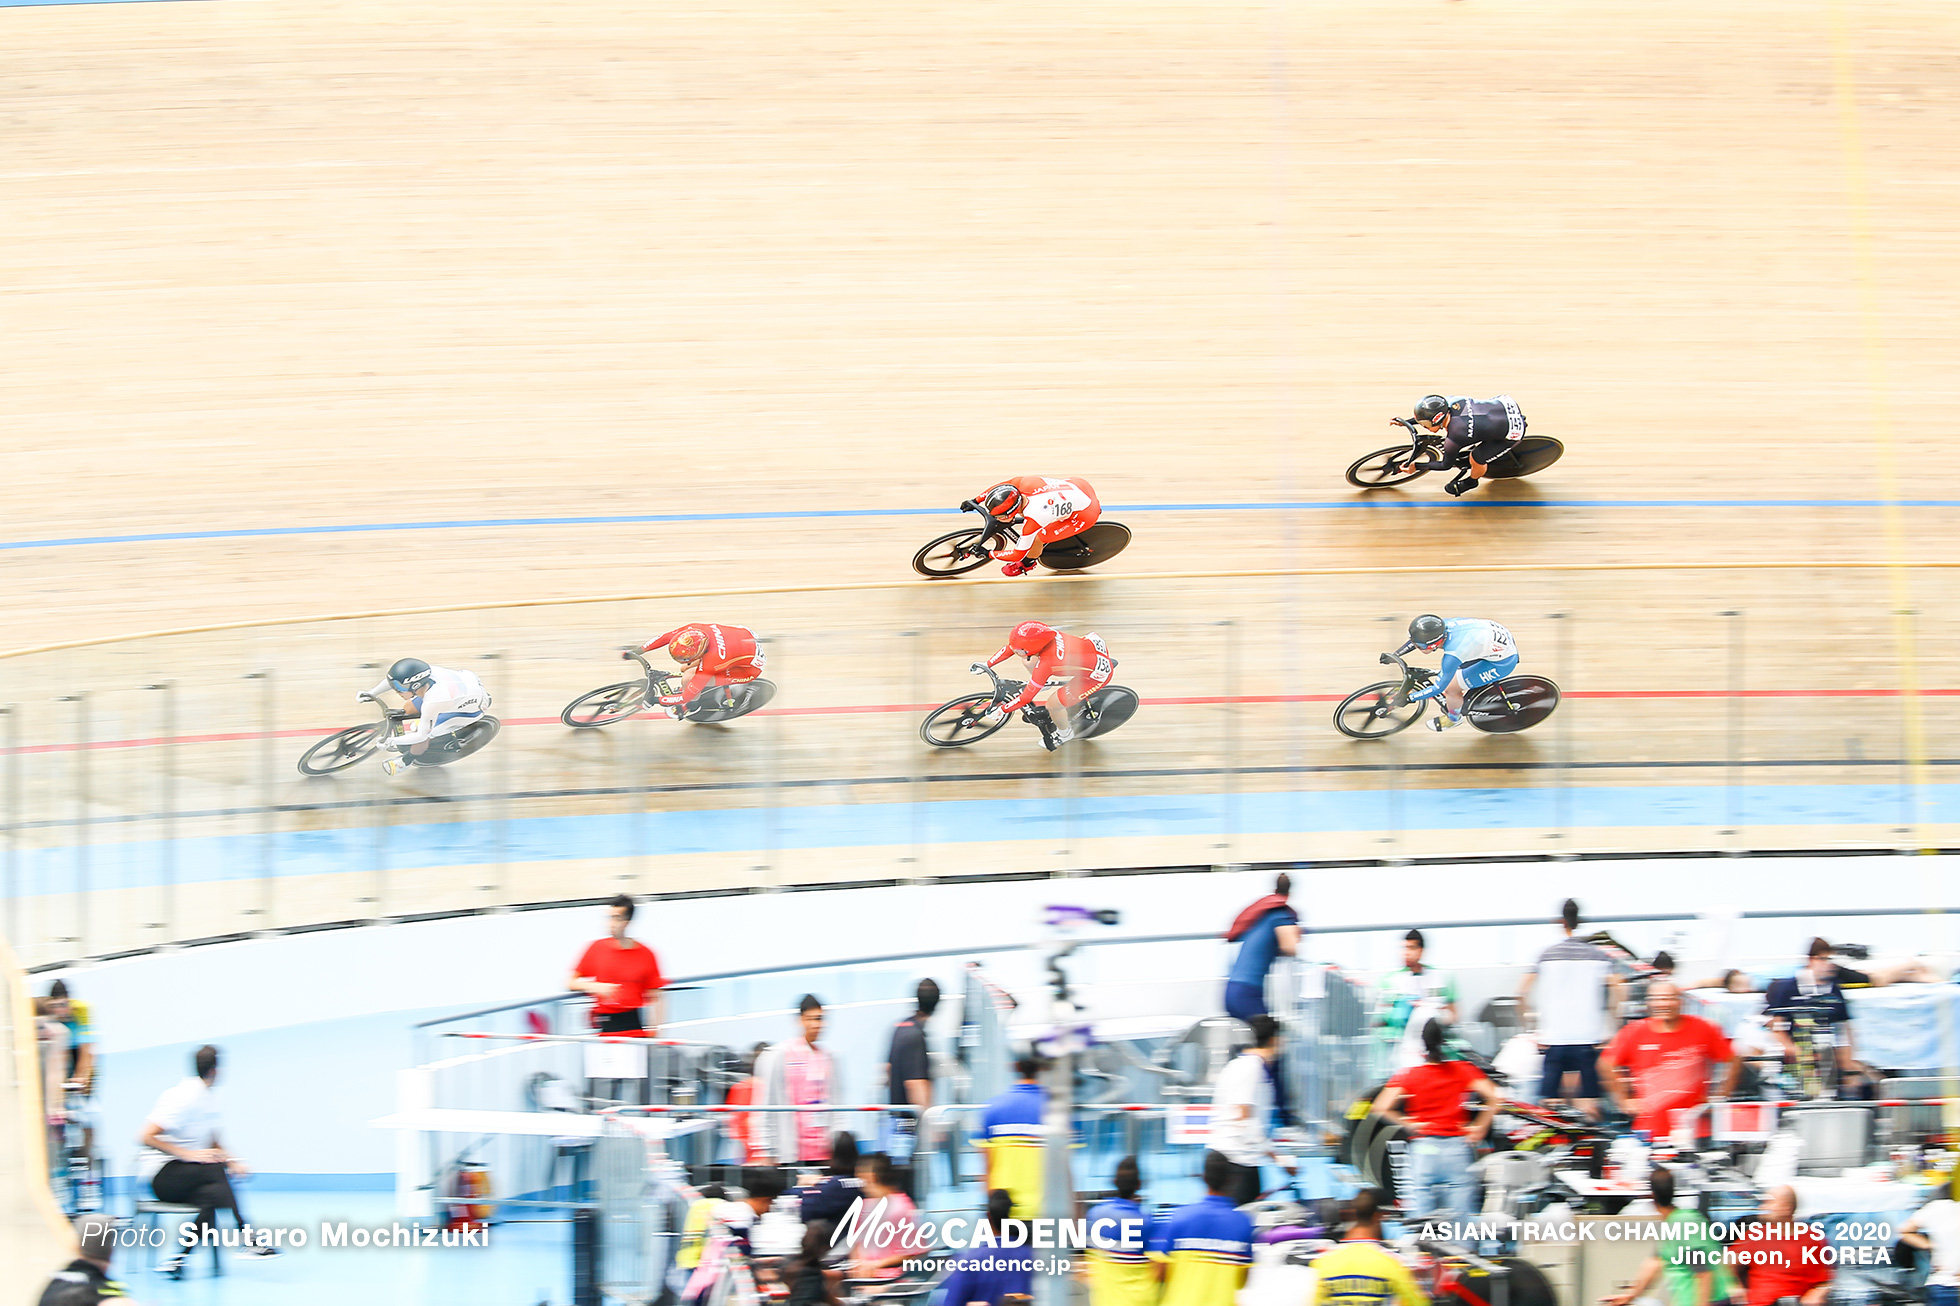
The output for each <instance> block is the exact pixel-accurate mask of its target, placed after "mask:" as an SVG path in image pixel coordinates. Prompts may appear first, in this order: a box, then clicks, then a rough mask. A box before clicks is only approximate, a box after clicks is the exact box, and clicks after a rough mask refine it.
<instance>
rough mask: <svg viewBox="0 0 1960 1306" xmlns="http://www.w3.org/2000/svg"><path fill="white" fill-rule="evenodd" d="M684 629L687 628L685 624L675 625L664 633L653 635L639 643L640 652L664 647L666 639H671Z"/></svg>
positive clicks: (648, 651) (649, 651)
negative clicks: (644, 641)
mask: <svg viewBox="0 0 1960 1306" xmlns="http://www.w3.org/2000/svg"><path fill="white" fill-rule="evenodd" d="M685 629H687V627H685V626H676V627H674V628H673V629H672V630H670V631H668V632H667V633H666V634H664V635H655V636H654V637H653V638H652V639H650V640H648V641H647V642H646V643H644V644H642V645H640V652H642V653H651V652H653V651H654V650H655V649H662V648H666V647H667V643H668V641H669V640H671V639H673V638H674V636H676V635H678V634H680V633H681V632H682V631H683V630H685Z"/></svg>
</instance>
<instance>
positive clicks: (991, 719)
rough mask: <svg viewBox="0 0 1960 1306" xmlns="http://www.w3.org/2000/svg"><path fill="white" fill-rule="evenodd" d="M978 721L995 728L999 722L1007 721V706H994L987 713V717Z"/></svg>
mask: <svg viewBox="0 0 1960 1306" xmlns="http://www.w3.org/2000/svg"><path fill="white" fill-rule="evenodd" d="M980 719H981V720H982V721H985V722H986V723H987V724H988V725H990V726H997V725H999V724H1000V723H1001V722H1003V721H1005V720H1007V706H1006V705H1005V704H996V705H995V706H994V707H993V709H992V710H991V711H989V712H988V713H987V715H985V716H983V717H981V718H980Z"/></svg>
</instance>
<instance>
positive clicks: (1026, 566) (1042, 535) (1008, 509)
mask: <svg viewBox="0 0 1960 1306" xmlns="http://www.w3.org/2000/svg"><path fill="white" fill-rule="evenodd" d="M967 504H971V505H973V506H974V507H976V508H979V509H981V510H982V511H984V512H985V513H986V514H987V515H988V516H989V517H992V518H994V519H995V520H996V521H999V522H1002V523H1004V524H1005V525H1006V526H1007V527H1008V528H1009V537H1008V540H1007V542H1006V544H1005V546H1004V547H1002V548H998V549H995V550H994V558H995V560H996V561H998V562H1002V563H1005V564H1006V565H1005V566H1003V567H1002V568H1001V569H1000V571H1001V575H1003V576H1025V575H1027V574H1028V573H1029V572H1031V571H1033V570H1034V566H1035V560H1036V559H1037V558H1039V557H1041V551H1042V550H1043V549H1045V548H1047V547H1048V546H1049V545H1051V544H1053V543H1055V542H1056V541H1058V540H1066V539H1069V538H1070V537H1072V536H1076V535H1080V534H1082V532H1084V531H1086V530H1088V529H1089V528H1090V527H1091V526H1094V525H1095V524H1096V523H1097V522H1098V521H1100V520H1101V519H1102V501H1101V500H1099V499H1097V498H1096V492H1095V490H1094V488H1092V487H1091V486H1090V484H1089V482H1087V481H1085V480H1083V479H1082V478H1081V477H1080V476H1070V477H1058V476H1016V477H1015V478H1014V479H1012V480H1009V481H1002V482H1000V483H999V484H998V485H995V486H993V487H992V488H990V489H988V490H986V491H985V492H983V493H982V494H981V495H980V496H979V497H978V498H976V499H969V500H967V503H965V504H961V505H960V506H961V507H962V508H964V507H966V506H967Z"/></svg>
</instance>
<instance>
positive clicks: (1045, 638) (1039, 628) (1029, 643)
mask: <svg viewBox="0 0 1960 1306" xmlns="http://www.w3.org/2000/svg"><path fill="white" fill-rule="evenodd" d="M1054 642H1055V628H1054V627H1053V626H1051V625H1049V624H1048V623H1047V622H1045V621H1024V622H1022V623H1021V624H1020V625H1018V626H1016V627H1015V628H1014V633H1013V634H1011V635H1009V636H1008V637H1007V647H1009V648H1011V649H1013V650H1014V651H1015V652H1016V653H1019V654H1021V655H1022V656H1023V657H1033V656H1035V655H1036V654H1038V653H1040V652H1041V651H1042V650H1043V649H1045V648H1047V647H1048V646H1049V645H1050V644H1052V643H1054Z"/></svg>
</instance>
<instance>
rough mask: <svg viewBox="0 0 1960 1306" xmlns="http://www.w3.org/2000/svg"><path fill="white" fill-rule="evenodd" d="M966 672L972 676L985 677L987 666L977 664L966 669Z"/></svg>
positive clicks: (980, 663) (982, 663) (981, 663)
mask: <svg viewBox="0 0 1960 1306" xmlns="http://www.w3.org/2000/svg"><path fill="white" fill-rule="evenodd" d="M966 672H967V674H968V675H970V676H984V675H986V674H987V664H986V663H984V662H975V663H974V664H973V665H972V666H970V667H968V668H967V669H966Z"/></svg>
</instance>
